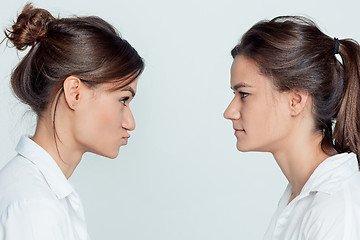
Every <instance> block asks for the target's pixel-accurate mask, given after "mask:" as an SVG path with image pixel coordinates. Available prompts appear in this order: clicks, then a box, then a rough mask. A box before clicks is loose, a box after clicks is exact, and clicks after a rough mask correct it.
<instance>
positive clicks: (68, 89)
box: [63, 76, 82, 110]
mask: <svg viewBox="0 0 360 240" xmlns="http://www.w3.org/2000/svg"><path fill="white" fill-rule="evenodd" d="M81 84H82V82H81V80H80V79H79V78H78V77H75V76H69V77H67V78H66V79H65V81H64V83H63V88H64V96H65V101H66V103H67V105H68V106H69V108H71V109H73V110H75V108H76V105H77V104H78V103H79V101H80V88H81Z"/></svg>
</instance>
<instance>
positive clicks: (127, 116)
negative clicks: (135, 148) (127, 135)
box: [121, 107, 135, 131]
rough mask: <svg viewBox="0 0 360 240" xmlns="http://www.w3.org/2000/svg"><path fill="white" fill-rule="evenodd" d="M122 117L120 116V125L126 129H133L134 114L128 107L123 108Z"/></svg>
mask: <svg viewBox="0 0 360 240" xmlns="http://www.w3.org/2000/svg"><path fill="white" fill-rule="evenodd" d="M123 114H124V115H123V118H122V122H121V126H122V127H123V128H124V129H126V130H128V131H132V130H134V129H135V119H134V116H133V114H132V112H131V110H130V108H129V107H127V108H125V109H124V112H123Z"/></svg>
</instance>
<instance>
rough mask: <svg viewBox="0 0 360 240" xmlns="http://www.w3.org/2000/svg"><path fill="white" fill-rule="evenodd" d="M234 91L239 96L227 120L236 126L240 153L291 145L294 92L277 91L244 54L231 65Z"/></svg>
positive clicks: (227, 111) (232, 102) (228, 113)
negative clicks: (288, 143)
mask: <svg viewBox="0 0 360 240" xmlns="http://www.w3.org/2000/svg"><path fill="white" fill-rule="evenodd" d="M231 89H232V90H233V91H234V94H235V96H234V98H233V99H232V101H231V102H230V104H229V106H228V107H227V109H226V111H225V112H224V117H225V118H226V119H229V120H231V121H232V123H233V128H234V130H235V136H236V138H237V143H236V146H237V149H238V150H239V151H242V152H246V151H265V152H273V151H276V150H277V149H278V148H280V147H282V146H283V145H284V144H287V142H286V141H287V140H288V138H289V136H290V133H291V129H292V126H291V124H292V121H291V115H292V114H291V108H289V106H290V104H291V101H292V99H291V97H292V96H291V93H288V92H279V91H278V90H276V89H275V87H274V86H273V84H272V82H271V80H270V79H269V78H268V77H267V76H265V75H264V74H262V73H261V72H260V69H259V67H258V65H257V64H256V63H255V62H254V61H253V60H251V59H250V58H248V57H245V56H243V55H238V56H237V57H235V59H234V61H233V64H232V66H231Z"/></svg>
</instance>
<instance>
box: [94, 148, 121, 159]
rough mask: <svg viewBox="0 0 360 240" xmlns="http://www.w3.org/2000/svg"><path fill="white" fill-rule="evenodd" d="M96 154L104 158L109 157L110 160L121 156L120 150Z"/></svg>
mask: <svg viewBox="0 0 360 240" xmlns="http://www.w3.org/2000/svg"><path fill="white" fill-rule="evenodd" d="M95 154H97V155H100V156H103V157H107V158H110V159H114V158H116V157H117V156H118V155H119V149H117V150H115V151H111V152H110V151H108V152H96V153H95Z"/></svg>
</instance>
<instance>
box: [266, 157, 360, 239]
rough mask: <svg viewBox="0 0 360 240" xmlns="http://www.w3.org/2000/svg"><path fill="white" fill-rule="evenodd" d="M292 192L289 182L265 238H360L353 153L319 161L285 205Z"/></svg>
mask: <svg viewBox="0 0 360 240" xmlns="http://www.w3.org/2000/svg"><path fill="white" fill-rule="evenodd" d="M291 192H292V190H291V186H290V184H289V185H288V186H287V188H286V190H285V192H284V194H283V196H282V197H281V199H280V201H279V205H278V208H277V210H276V212H275V214H274V216H273V218H272V220H271V223H270V226H269V228H268V231H267V233H266V234H265V237H264V240H270V239H272V240H275V239H276V240H300V239H301V240H320V239H321V240H322V239H324V240H325V239H326V240H359V239H360V172H359V166H358V162H357V158H356V155H355V154H354V153H342V154H337V155H335V156H332V157H330V158H328V159H326V160H325V161H324V162H322V163H321V164H320V165H319V166H318V167H317V168H316V170H315V171H314V172H313V174H312V175H311V176H310V178H309V180H308V181H307V182H306V184H305V185H304V187H303V189H302V190H301V193H300V194H299V195H298V196H297V197H296V198H295V199H294V200H292V201H291V202H290V203H289V204H288V202H289V199H290V196H291Z"/></svg>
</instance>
